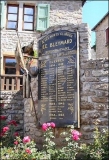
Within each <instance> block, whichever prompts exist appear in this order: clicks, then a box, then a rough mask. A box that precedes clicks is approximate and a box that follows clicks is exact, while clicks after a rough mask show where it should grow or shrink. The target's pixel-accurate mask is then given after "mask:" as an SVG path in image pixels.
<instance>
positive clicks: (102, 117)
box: [24, 59, 109, 147]
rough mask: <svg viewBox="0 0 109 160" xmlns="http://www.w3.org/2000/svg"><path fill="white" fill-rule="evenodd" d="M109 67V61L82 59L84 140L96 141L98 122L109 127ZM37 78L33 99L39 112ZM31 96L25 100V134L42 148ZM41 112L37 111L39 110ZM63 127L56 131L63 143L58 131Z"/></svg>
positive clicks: (82, 122)
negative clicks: (95, 129) (96, 124)
mask: <svg viewBox="0 0 109 160" xmlns="http://www.w3.org/2000/svg"><path fill="white" fill-rule="evenodd" d="M108 69H109V60H108V59H99V60H83V61H82V62H80V129H78V130H79V131H80V132H81V133H82V137H81V142H85V143H90V142H91V141H92V140H93V131H94V127H95V121H96V120H98V122H99V125H98V126H99V129H100V130H102V129H103V128H108V109H109V108H108V103H109V100H108V96H109V92H108V85H109V80H108V76H109V73H108ZM37 84H38V82H37V78H36V79H33V80H32V82H31V87H32V89H33V98H34V104H35V109H36V112H37V107H38V101H37V91H38V86H37ZM30 102H31V99H25V101H24V107H25V112H24V134H25V135H30V136H31V137H32V138H33V139H35V141H36V142H37V145H38V146H39V147H40V146H41V144H42V142H43V137H42V131H41V129H40V128H37V122H36V115H35V113H34V108H33V109H31V105H30ZM37 114H38V113H37ZM65 130H66V129H64V128H58V129H55V130H54V133H55V136H56V139H55V141H56V143H57V144H58V145H61V143H60V142H61V138H60V137H59V134H60V133H61V132H62V131H65Z"/></svg>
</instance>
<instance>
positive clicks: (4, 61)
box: [3, 55, 20, 76]
mask: <svg viewBox="0 0 109 160" xmlns="http://www.w3.org/2000/svg"><path fill="white" fill-rule="evenodd" d="M6 58H8V59H15V57H14V56H5V55H4V56H3V72H4V74H5V75H7V74H6V73H5V68H6ZM7 67H8V68H15V69H16V74H13V75H17V76H18V75H20V67H19V65H18V64H17V63H16V66H15V67H10V66H7ZM8 75H11V74H8Z"/></svg>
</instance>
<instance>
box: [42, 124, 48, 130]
mask: <svg viewBox="0 0 109 160" xmlns="http://www.w3.org/2000/svg"><path fill="white" fill-rule="evenodd" d="M47 129H48V126H47V124H46V123H43V125H42V130H43V131H46V130H47Z"/></svg>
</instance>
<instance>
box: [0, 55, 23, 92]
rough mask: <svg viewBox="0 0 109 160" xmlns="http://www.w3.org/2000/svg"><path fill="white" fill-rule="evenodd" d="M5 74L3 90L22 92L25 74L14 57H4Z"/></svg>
mask: <svg viewBox="0 0 109 160" xmlns="http://www.w3.org/2000/svg"><path fill="white" fill-rule="evenodd" d="M4 74H5V76H4V77H3V76H2V80H1V81H2V87H1V88H2V90H20V89H21V88H22V84H23V79H22V74H23V72H22V71H21V70H20V68H19V66H18V65H17V64H16V60H15V58H14V57H4Z"/></svg>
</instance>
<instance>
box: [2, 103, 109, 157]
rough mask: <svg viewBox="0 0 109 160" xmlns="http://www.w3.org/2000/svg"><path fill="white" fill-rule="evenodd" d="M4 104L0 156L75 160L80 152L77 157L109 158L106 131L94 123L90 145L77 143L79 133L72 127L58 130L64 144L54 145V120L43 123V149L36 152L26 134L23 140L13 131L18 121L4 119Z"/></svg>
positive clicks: (33, 143) (34, 145)
mask: <svg viewBox="0 0 109 160" xmlns="http://www.w3.org/2000/svg"><path fill="white" fill-rule="evenodd" d="M2 108H3V105H1V106H0V120H1V128H0V138H1V144H0V145H1V159H2V160H6V159H8V160H75V159H77V155H78V153H80V152H81V153H82V154H83V158H82V157H79V158H78V160H82V159H83V160H108V155H109V152H108V149H109V148H108V147H109V145H108V132H107V131H106V130H103V132H102V133H101V132H99V130H98V127H97V125H96V127H95V132H94V142H93V143H92V144H90V145H88V146H87V145H86V144H79V143H78V142H79V140H80V138H81V133H80V132H78V131H77V130H75V129H74V126H71V127H70V128H69V130H68V131H67V132H63V133H61V135H60V137H61V136H63V137H64V140H63V141H62V143H63V145H62V147H61V148H57V146H56V144H55V142H54V139H55V136H54V134H53V129H54V128H55V127H56V126H55V123H53V122H51V123H44V124H43V125H42V130H43V137H44V143H43V149H42V150H41V151H38V149H37V147H36V144H35V142H34V140H31V138H30V137H29V136H26V137H24V138H23V139H22V138H21V137H20V136H19V133H18V132H16V131H15V130H16V126H17V123H16V121H15V120H12V121H10V122H8V121H7V117H6V116H5V115H1V110H2Z"/></svg>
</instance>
